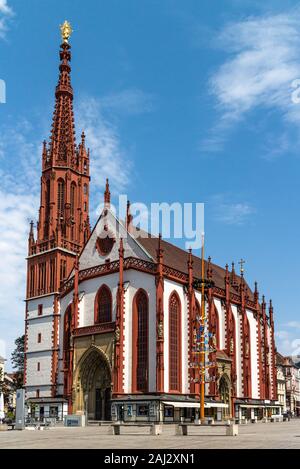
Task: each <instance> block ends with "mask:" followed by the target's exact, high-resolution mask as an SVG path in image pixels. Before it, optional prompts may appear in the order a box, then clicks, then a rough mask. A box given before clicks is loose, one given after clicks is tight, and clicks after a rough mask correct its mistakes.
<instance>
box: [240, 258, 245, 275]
mask: <svg viewBox="0 0 300 469" xmlns="http://www.w3.org/2000/svg"><path fill="white" fill-rule="evenodd" d="M239 264H240V266H241V274H243V273H244V271H245V269H244V264H246V261H244V259H241V260H240V261H239Z"/></svg>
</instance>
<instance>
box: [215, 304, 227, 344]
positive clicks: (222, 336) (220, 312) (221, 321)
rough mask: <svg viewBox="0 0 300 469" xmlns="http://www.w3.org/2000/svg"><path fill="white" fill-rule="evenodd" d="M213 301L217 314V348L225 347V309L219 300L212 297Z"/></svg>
mask: <svg viewBox="0 0 300 469" xmlns="http://www.w3.org/2000/svg"><path fill="white" fill-rule="evenodd" d="M214 302H215V305H216V308H217V311H218V316H219V348H220V350H224V349H225V311H224V308H223V307H222V304H221V300H219V299H218V298H214Z"/></svg>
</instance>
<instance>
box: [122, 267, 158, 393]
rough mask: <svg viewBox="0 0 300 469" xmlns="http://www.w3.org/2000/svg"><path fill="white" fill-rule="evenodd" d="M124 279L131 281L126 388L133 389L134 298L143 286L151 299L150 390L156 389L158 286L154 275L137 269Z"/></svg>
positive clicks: (127, 296) (127, 310) (127, 306)
mask: <svg viewBox="0 0 300 469" xmlns="http://www.w3.org/2000/svg"><path fill="white" fill-rule="evenodd" d="M124 281H125V282H129V287H128V289H127V291H126V293H125V328H124V334H125V342H124V390H125V392H131V390H132V311H133V308H132V306H133V300H134V296H135V294H136V293H137V291H138V290H139V289H140V288H142V289H144V290H145V291H146V292H147V294H148V301H149V340H148V347H149V351H148V353H149V379H148V383H149V392H155V391H156V286H155V277H154V275H149V274H146V273H143V272H137V271H135V270H127V271H125V272H124Z"/></svg>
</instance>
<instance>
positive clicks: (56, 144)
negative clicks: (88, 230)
mask: <svg viewBox="0 0 300 469" xmlns="http://www.w3.org/2000/svg"><path fill="white" fill-rule="evenodd" d="M59 54H60V61H61V63H60V65H59V79H58V84H57V86H56V90H55V100H56V102H55V109H54V113H53V123H52V131H51V138H50V149H49V153H50V159H51V162H52V163H56V164H65V163H68V164H70V163H71V162H74V156H75V149H76V147H75V127H74V112H73V88H72V85H71V66H70V61H71V46H70V44H69V43H67V42H63V44H62V45H61V50H60V52H59Z"/></svg>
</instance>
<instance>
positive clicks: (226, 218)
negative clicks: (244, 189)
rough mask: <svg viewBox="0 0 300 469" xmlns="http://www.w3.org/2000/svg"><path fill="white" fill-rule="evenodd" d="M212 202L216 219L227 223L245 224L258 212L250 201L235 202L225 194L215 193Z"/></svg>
mask: <svg viewBox="0 0 300 469" xmlns="http://www.w3.org/2000/svg"><path fill="white" fill-rule="evenodd" d="M211 203H212V208H213V217H214V219H215V220H216V221H218V222H222V223H225V224H227V225H243V224H244V223H246V222H247V221H248V220H249V217H250V216H251V215H253V214H254V213H255V212H256V210H255V208H254V207H253V206H252V205H251V204H249V203H248V202H233V201H231V199H230V197H228V196H226V195H223V194H218V195H215V196H214V197H213V198H212V202H211Z"/></svg>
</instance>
